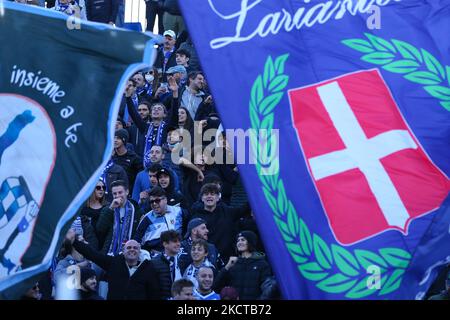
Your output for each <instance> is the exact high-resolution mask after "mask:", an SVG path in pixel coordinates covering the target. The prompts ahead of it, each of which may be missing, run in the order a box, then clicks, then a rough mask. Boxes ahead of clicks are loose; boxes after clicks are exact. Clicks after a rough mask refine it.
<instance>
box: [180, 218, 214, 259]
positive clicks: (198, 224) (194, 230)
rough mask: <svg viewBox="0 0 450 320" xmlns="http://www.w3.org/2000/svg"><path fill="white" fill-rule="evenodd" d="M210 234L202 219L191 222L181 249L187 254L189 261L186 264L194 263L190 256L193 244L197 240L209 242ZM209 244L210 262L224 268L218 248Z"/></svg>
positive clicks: (208, 256) (208, 257)
mask: <svg viewBox="0 0 450 320" xmlns="http://www.w3.org/2000/svg"><path fill="white" fill-rule="evenodd" d="M208 233H209V230H208V228H207V227H206V221H205V220H203V219H201V218H194V219H192V220H191V221H189V223H188V225H187V232H186V235H185V236H184V238H185V239H184V240H183V241H182V242H181V248H182V251H183V252H185V253H187V256H188V259H187V261H186V263H188V264H189V263H192V259H191V256H190V254H189V253H190V252H191V247H192V243H193V242H194V241H197V240H204V241H208ZM207 244H208V250H207V251H208V255H207V259H208V261H210V262H211V263H212V264H213V265H214V266H215V267H216V268H222V267H223V263H222V260H221V259H220V255H219V252H218V251H217V248H216V246H215V245H214V244H212V243H207Z"/></svg>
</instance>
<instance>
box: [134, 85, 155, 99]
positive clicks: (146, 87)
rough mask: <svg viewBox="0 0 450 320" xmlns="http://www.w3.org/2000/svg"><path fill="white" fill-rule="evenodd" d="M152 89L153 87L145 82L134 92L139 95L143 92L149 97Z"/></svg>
mask: <svg viewBox="0 0 450 320" xmlns="http://www.w3.org/2000/svg"><path fill="white" fill-rule="evenodd" d="M152 91H153V88H152V86H151V85H150V84H149V83H148V82H145V85H144V86H143V87H142V88H138V89H136V93H137V94H138V95H139V96H140V95H142V93H145V94H146V95H148V96H149V97H151V96H152Z"/></svg>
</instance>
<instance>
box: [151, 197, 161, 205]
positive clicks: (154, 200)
mask: <svg viewBox="0 0 450 320" xmlns="http://www.w3.org/2000/svg"><path fill="white" fill-rule="evenodd" d="M162 199H164V198H156V199H153V200H151V199H150V204H154V203H160V202H161V200H162Z"/></svg>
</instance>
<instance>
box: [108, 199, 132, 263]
mask: <svg viewBox="0 0 450 320" xmlns="http://www.w3.org/2000/svg"><path fill="white" fill-rule="evenodd" d="M133 221H134V206H133V205H131V203H130V201H127V202H126V203H125V215H124V217H123V222H122V227H120V208H116V209H114V226H113V239H112V241H111V246H110V247H109V251H108V254H112V255H114V256H115V255H117V254H119V252H120V251H121V249H122V244H123V243H124V242H125V241H128V240H130V239H131V233H132V231H133Z"/></svg>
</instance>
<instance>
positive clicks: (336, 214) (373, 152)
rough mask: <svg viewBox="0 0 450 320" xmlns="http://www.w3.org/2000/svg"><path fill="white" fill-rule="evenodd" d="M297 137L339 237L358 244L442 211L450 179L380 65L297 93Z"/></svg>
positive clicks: (291, 96) (404, 229) (294, 98)
mask: <svg viewBox="0 0 450 320" xmlns="http://www.w3.org/2000/svg"><path fill="white" fill-rule="evenodd" d="M289 99H290V103H291V111H292V116H293V121H294V125H295V128H296V131H297V135H298V138H299V141H300V144H301V148H302V150H303V153H304V156H305V160H306V162H307V165H308V168H309V172H310V174H311V178H312V180H313V182H314V184H315V186H316V189H317V191H318V193H319V196H320V199H321V202H322V205H323V208H324V210H325V213H326V215H327V218H328V221H329V224H330V227H331V229H332V231H333V233H334V235H335V237H336V239H337V241H338V242H339V243H341V244H344V245H349V244H353V243H356V242H359V241H361V240H363V239H367V238H369V237H372V236H374V235H376V234H379V233H381V232H384V231H386V230H389V229H396V230H399V231H401V232H403V233H404V234H406V233H407V228H408V225H409V223H410V222H411V221H412V220H413V219H414V218H417V217H419V216H422V215H424V214H427V213H430V212H432V211H433V210H435V209H437V208H439V206H440V205H441V203H442V202H443V200H444V199H445V197H446V196H447V194H448V191H449V189H450V184H449V180H448V179H447V177H446V176H445V175H444V174H443V173H442V172H441V171H440V170H439V169H438V168H437V167H436V166H435V165H434V164H433V163H432V162H431V160H430V159H429V158H428V156H427V155H426V153H425V151H424V150H423V148H422V147H421V146H420V144H419V142H418V140H417V139H416V138H415V137H414V135H413V134H412V132H411V130H410V129H409V127H408V125H407V124H406V122H405V120H404V119H403V117H402V115H401V113H400V112H399V109H398V107H397V105H396V103H395V101H394V99H393V97H392V95H391V93H390V91H389V89H388V87H387V86H386V84H385V82H384V81H383V79H382V77H381V75H380V73H379V71H378V70H367V71H361V72H356V73H352V74H347V75H343V76H341V77H338V78H336V79H332V80H328V81H324V82H321V83H318V84H314V85H310V86H307V87H302V88H297V89H293V90H290V91H289Z"/></svg>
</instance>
